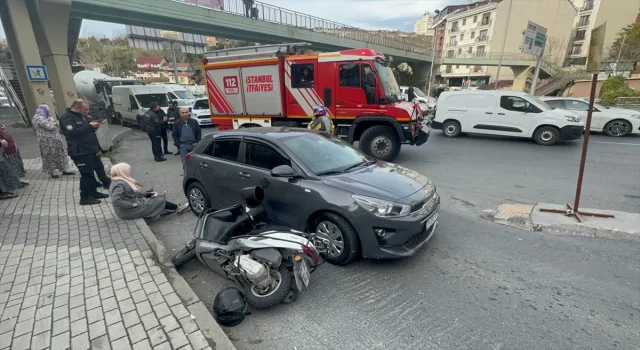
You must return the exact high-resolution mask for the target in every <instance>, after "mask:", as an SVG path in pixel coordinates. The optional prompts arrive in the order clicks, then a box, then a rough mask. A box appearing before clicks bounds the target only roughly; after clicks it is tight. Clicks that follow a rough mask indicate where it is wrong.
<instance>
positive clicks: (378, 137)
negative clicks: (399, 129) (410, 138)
mask: <svg viewBox="0 0 640 350" xmlns="http://www.w3.org/2000/svg"><path fill="white" fill-rule="evenodd" d="M360 149H362V151H363V152H364V153H366V154H367V155H369V156H371V157H374V158H376V159H380V160H384V161H386V162H391V161H393V160H394V159H395V158H396V156H398V153H400V140H399V139H398V135H396V132H395V131H394V130H393V129H392V128H391V127H389V126H386V125H374V126H371V127H369V128H368V129H367V130H365V131H364V132H363V133H362V135H361V136H360Z"/></svg>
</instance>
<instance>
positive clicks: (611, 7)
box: [566, 0, 640, 66]
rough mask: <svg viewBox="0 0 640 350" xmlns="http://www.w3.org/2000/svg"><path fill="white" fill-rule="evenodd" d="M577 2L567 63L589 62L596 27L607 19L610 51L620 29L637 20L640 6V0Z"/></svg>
mask: <svg viewBox="0 0 640 350" xmlns="http://www.w3.org/2000/svg"><path fill="white" fill-rule="evenodd" d="M574 3H575V5H576V6H577V7H578V11H577V14H576V16H575V18H574V21H573V28H572V30H571V43H570V45H569V53H568V55H567V61H566V64H568V65H575V66H584V65H586V64H587V52H588V49H589V40H591V30H592V29H593V28H595V27H597V26H599V25H601V24H602V23H604V22H607V29H606V32H605V37H604V51H605V52H604V53H605V55H606V54H608V53H609V51H608V49H609V47H610V46H611V45H612V44H613V42H614V41H615V39H616V36H617V35H618V33H619V32H620V29H622V28H624V27H626V26H628V25H629V24H632V23H634V22H635V21H636V17H637V16H638V11H639V10H640V0H575V1H574Z"/></svg>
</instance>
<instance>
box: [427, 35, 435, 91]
mask: <svg viewBox="0 0 640 350" xmlns="http://www.w3.org/2000/svg"><path fill="white" fill-rule="evenodd" d="M431 41H432V45H431V69H430V72H429V87H428V88H427V96H429V97H431V85H433V66H435V64H436V30H435V29H433V37H431Z"/></svg>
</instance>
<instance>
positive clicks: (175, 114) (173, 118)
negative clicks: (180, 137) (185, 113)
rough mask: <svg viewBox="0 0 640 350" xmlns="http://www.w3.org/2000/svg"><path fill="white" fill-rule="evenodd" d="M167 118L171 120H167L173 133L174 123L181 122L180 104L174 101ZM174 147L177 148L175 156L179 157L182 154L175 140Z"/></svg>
mask: <svg viewBox="0 0 640 350" xmlns="http://www.w3.org/2000/svg"><path fill="white" fill-rule="evenodd" d="M167 117H168V118H169V119H168V120H167V122H168V129H169V131H170V132H171V131H173V123H175V122H177V121H178V120H180V109H179V108H178V102H176V101H172V102H171V106H169V108H168V109H167ZM173 145H174V146H176V153H174V154H173V155H174V156H177V155H179V154H180V149H179V143H178V141H176V140H173Z"/></svg>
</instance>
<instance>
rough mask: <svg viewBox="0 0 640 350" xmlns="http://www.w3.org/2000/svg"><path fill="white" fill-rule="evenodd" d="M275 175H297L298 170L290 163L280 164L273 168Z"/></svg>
mask: <svg viewBox="0 0 640 350" xmlns="http://www.w3.org/2000/svg"><path fill="white" fill-rule="evenodd" d="M271 176H273V177H295V176H296V172H295V171H294V170H293V168H292V167H290V166H288V165H279V166H277V167H275V168H273V170H271Z"/></svg>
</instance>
